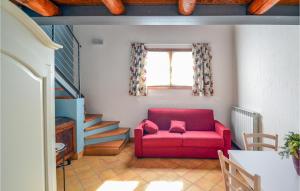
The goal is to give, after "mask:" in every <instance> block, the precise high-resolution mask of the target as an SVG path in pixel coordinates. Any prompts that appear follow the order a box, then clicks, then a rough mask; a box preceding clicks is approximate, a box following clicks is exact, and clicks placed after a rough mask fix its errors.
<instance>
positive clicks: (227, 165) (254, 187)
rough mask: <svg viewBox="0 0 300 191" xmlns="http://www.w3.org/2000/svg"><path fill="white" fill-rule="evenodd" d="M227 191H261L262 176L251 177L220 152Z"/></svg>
mask: <svg viewBox="0 0 300 191" xmlns="http://www.w3.org/2000/svg"><path fill="white" fill-rule="evenodd" d="M218 155H219V160H220V164H221V170H222V173H223V178H224V181H225V188H226V191H261V182H260V176H258V175H256V174H255V175H254V176H253V175H251V174H250V173H248V172H247V171H246V170H244V169H243V168H242V167H240V166H239V165H237V164H236V163H234V162H233V161H231V160H230V159H228V158H226V157H225V156H224V155H223V152H222V151H220V150H218Z"/></svg>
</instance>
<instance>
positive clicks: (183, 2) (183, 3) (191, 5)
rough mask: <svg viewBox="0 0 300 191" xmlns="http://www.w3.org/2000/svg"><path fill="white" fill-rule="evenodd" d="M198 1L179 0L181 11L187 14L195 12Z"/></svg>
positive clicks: (179, 9)
mask: <svg viewBox="0 0 300 191" xmlns="http://www.w3.org/2000/svg"><path fill="white" fill-rule="evenodd" d="M196 3H197V1H196V0H178V11H179V13H180V14H182V15H185V16H187V15H191V14H193V12H194V10H195V7H196Z"/></svg>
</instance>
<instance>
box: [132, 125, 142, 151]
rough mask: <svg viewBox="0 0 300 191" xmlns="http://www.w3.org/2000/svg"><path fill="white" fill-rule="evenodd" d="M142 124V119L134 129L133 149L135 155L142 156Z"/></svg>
mask: <svg viewBox="0 0 300 191" xmlns="http://www.w3.org/2000/svg"><path fill="white" fill-rule="evenodd" d="M143 125H144V121H143V122H141V123H140V124H139V125H138V126H137V127H136V128H135V129H134V151H135V156H136V157H142V155H143V148H142V140H143V135H144V129H143Z"/></svg>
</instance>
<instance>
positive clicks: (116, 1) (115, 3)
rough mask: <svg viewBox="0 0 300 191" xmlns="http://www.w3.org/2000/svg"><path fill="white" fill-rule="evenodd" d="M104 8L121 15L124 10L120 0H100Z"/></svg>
mask: <svg viewBox="0 0 300 191" xmlns="http://www.w3.org/2000/svg"><path fill="white" fill-rule="evenodd" d="M102 2H103V4H104V5H105V6H106V8H107V9H108V10H109V11H110V12H111V14H114V15H121V14H122V13H124V12H125V7H124V4H123V2H122V0H102Z"/></svg>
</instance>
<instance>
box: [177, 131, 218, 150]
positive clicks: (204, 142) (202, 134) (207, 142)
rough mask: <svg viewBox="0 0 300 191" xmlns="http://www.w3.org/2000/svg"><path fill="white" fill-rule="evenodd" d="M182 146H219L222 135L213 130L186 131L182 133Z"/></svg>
mask: <svg viewBox="0 0 300 191" xmlns="http://www.w3.org/2000/svg"><path fill="white" fill-rule="evenodd" d="M182 138H183V143H182V145H183V146H184V147H206V148H221V147H223V146H224V140H223V137H221V136H220V135H219V134H218V133H216V132H214V131H186V132H185V133H183V134H182Z"/></svg>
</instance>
